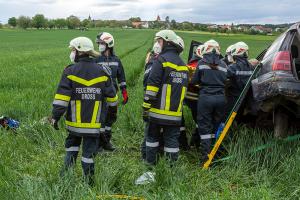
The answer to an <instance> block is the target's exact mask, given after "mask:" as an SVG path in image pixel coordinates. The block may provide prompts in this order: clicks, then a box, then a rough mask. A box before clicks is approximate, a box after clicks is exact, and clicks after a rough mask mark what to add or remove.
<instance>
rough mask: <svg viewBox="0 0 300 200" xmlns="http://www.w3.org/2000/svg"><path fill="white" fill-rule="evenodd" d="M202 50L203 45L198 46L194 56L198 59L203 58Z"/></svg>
mask: <svg viewBox="0 0 300 200" xmlns="http://www.w3.org/2000/svg"><path fill="white" fill-rule="evenodd" d="M203 49H204V45H203V44H200V45H199V46H198V47H197V48H196V51H195V53H196V55H197V56H198V57H199V58H202V57H203Z"/></svg>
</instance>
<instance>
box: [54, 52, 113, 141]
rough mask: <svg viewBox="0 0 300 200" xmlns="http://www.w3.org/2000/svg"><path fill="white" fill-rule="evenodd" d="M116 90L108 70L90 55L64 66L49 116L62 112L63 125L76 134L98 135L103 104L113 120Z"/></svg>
mask: <svg viewBox="0 0 300 200" xmlns="http://www.w3.org/2000/svg"><path fill="white" fill-rule="evenodd" d="M117 100H118V96H117V95H116V90H115V88H114V86H113V83H112V80H111V78H110V75H109V72H108V71H107V69H105V68H104V67H102V66H100V65H98V64H96V63H95V62H94V60H92V59H91V58H88V57H85V58H80V59H79V62H78V63H75V64H73V65H69V66H68V67H66V68H65V70H64V72H63V74H62V77H61V80H60V83H59V85H58V88H57V92H56V94H55V97H54V101H53V110H52V116H53V118H54V119H55V120H57V121H58V120H59V119H60V118H61V116H62V115H64V113H65V112H66V114H65V119H66V121H65V123H66V128H67V130H68V131H69V132H71V133H74V134H76V135H78V136H99V132H100V129H101V120H100V115H101V112H102V108H103V104H104V103H105V102H106V103H107V104H108V105H109V106H110V110H109V112H108V116H107V117H109V118H111V119H114V121H115V120H116V111H117V103H118V102H117Z"/></svg>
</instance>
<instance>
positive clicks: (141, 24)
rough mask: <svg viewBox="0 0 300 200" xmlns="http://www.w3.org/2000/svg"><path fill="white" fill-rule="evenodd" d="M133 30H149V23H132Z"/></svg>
mask: <svg viewBox="0 0 300 200" xmlns="http://www.w3.org/2000/svg"><path fill="white" fill-rule="evenodd" d="M132 27H133V28H149V22H147V21H140V22H132Z"/></svg>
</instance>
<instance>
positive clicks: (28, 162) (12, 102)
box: [0, 29, 300, 200]
mask: <svg viewBox="0 0 300 200" xmlns="http://www.w3.org/2000/svg"><path fill="white" fill-rule="evenodd" d="M99 31H100V30H99ZM109 31H111V32H112V33H113V34H114V36H115V38H116V39H117V41H118V42H117V45H118V46H117V49H116V51H117V52H118V55H120V57H121V58H122V62H123V64H124V66H125V68H126V75H127V78H128V83H129V88H128V91H129V102H128V104H127V105H126V106H120V108H119V114H118V121H117V123H116V124H115V125H114V127H113V131H114V133H113V142H114V144H115V145H116V146H117V147H118V150H117V151H116V152H114V153H102V154H100V155H99V156H97V158H96V176H95V178H96V180H95V181H96V184H95V187H89V186H88V185H86V184H85V182H84V181H83V180H82V172H81V166H80V160H78V163H77V165H76V167H75V168H74V170H73V171H70V173H68V174H67V175H66V176H65V177H64V178H63V179H62V178H60V177H59V172H60V170H61V167H62V162H63V157H64V154H65V151H64V139H65V137H66V132H65V130H64V129H63V123H62V122H61V124H60V126H61V129H60V130H59V131H54V130H53V129H52V128H51V127H49V126H48V125H44V124H42V123H40V122H39V121H40V119H41V118H42V117H43V116H46V115H48V114H49V112H50V110H51V101H52V98H53V94H54V92H55V89H56V84H57V81H58V79H59V77H60V73H61V71H62V69H63V66H64V65H66V64H67V59H68V49H67V48H66V47H67V43H68V41H69V40H70V39H71V38H72V37H74V36H78V35H87V36H89V37H91V38H94V36H95V35H96V33H97V31H90V32H78V31H66V30H65V31H51V32H48V31H16V32H13V31H10V32H5V31H2V32H1V31H0V42H1V45H2V46H1V47H4V48H1V49H0V63H1V68H0V72H1V74H2V75H1V80H0V88H1V93H0V101H1V106H0V113H1V114H5V115H9V116H11V117H14V118H17V119H20V120H21V123H22V125H21V128H20V129H19V130H18V132H17V134H13V133H12V132H8V131H3V130H0V156H1V157H0V158H1V161H0V199H22V200H23V199H61V200H65V199H115V198H113V197H107V198H106V197H105V195H111V194H126V195H129V196H137V197H143V198H145V199H299V195H300V194H299V193H300V186H299V182H300V176H299V173H300V154H299V153H300V149H299V147H298V146H299V141H298V140H296V141H292V142H289V143H287V142H283V141H280V140H279V141H276V140H274V139H273V138H272V133H269V132H264V131H261V130H257V129H249V128H246V127H244V126H239V127H234V128H232V130H231V131H230V133H229V136H228V137H227V138H226V141H225V142H224V148H225V149H226V150H227V155H228V156H231V158H230V159H227V160H224V161H220V162H215V163H214V164H213V166H212V168H210V169H209V170H203V169H202V168H200V167H199V165H198V158H199V152H198V151H197V150H196V149H192V150H191V151H189V152H184V153H181V155H180V159H179V161H178V162H177V163H176V165H175V166H174V167H172V168H170V167H169V165H168V163H167V162H166V161H165V160H164V159H161V161H160V162H159V163H158V165H157V167H156V168H155V169H154V170H155V172H156V177H155V178H156V182H154V183H151V184H149V185H145V186H136V185H135V184H134V181H135V180H136V178H138V177H139V176H140V175H141V174H142V173H143V172H145V171H147V167H146V166H145V165H144V164H143V163H142V161H141V157H140V152H139V146H140V143H141V141H142V138H143V136H144V124H143V121H142V118H141V104H142V101H143V99H142V95H143V87H142V73H141V72H142V71H143V62H144V58H145V54H146V50H147V49H148V48H149V47H151V45H152V39H151V38H152V37H153V31H144V30H136V31H135V30H127V31H124V30H119V29H116V30H109ZM180 34H181V36H183V38H184V39H185V40H186V46H188V43H189V41H191V40H192V39H196V40H200V41H205V40H207V39H210V37H215V36H211V35H207V34H203V35H202V34H196V33H180ZM217 40H219V41H220V43H221V45H223V46H226V45H227V44H229V43H231V42H233V41H239V40H245V42H248V43H249V44H250V48H252V49H253V52H259V51H261V50H262V49H263V48H264V46H265V45H267V43H269V42H270V38H269V37H262V36H259V37H256V36H251V37H250V36H249V37H248V36H236V37H234V36H223V35H222V36H218V38H217ZM224 48H225V47H224ZM4 49H5V50H4ZM252 55H253V54H252ZM183 57H185V58H186V57H187V50H186V51H185V52H184V54H183ZM185 117H186V121H187V126H188V132H189V134H191V132H192V131H193V122H192V120H191V116H190V112H189V111H188V109H187V108H185ZM270 141H272V142H274V144H275V145H274V146H272V147H271V148H268V149H264V150H261V151H257V152H254V153H253V151H252V149H255V148H256V147H258V146H261V145H263V144H265V142H270ZM99 195H102V196H99ZM103 195H104V196H103Z"/></svg>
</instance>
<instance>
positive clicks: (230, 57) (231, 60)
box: [227, 55, 233, 63]
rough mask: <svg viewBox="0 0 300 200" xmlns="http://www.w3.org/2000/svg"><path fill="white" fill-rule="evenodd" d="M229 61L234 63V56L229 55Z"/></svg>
mask: <svg viewBox="0 0 300 200" xmlns="http://www.w3.org/2000/svg"><path fill="white" fill-rule="evenodd" d="M227 59H228V61H229V62H231V63H233V57H232V55H228V56H227Z"/></svg>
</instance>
